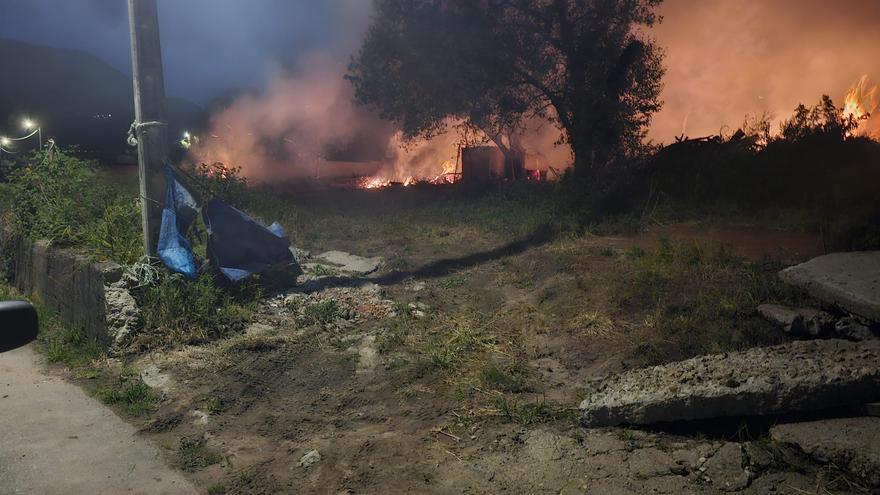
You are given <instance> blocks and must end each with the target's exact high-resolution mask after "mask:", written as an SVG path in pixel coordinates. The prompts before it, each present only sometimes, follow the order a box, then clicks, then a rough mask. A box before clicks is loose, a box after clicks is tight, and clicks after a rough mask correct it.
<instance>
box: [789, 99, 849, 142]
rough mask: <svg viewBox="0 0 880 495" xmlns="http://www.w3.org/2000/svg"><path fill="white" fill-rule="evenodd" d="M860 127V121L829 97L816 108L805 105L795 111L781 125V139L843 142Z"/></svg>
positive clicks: (799, 106)
mask: <svg viewBox="0 0 880 495" xmlns="http://www.w3.org/2000/svg"><path fill="white" fill-rule="evenodd" d="M858 127H859V120H858V119H857V118H855V117H853V116H852V115H846V114H844V112H843V110H842V109H840V108H837V107H836V106H835V105H834V101H832V100H831V97H830V96H828V95H822V100H821V101H820V102H819V103H818V104H817V105H815V106H812V107H807V106H805V105H804V104H803V103H801V104H800V105H798V106H797V108H795V109H794V114H793V115H792V116H791V118H789V119H787V120H785V121H783V122H782V124H781V125H780V128H779V130H780V135H779V139H783V140H786V141H791V142H797V141H802V140H804V139H810V138H823V137H824V138H830V139H833V140H838V141H842V140H843V139H845V138H847V137H848V136H849V135H850V134H852V133H853V132H854V131H855V130H856V129H858Z"/></svg>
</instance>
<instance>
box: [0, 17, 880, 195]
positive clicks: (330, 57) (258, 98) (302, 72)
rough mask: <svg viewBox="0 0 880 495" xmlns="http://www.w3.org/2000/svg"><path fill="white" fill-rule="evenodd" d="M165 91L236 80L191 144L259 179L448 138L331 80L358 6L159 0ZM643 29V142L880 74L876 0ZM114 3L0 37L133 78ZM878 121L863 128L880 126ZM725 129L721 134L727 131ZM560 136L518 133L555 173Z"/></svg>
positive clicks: (784, 109) (380, 158) (777, 111)
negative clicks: (654, 84) (656, 70)
mask: <svg viewBox="0 0 880 495" xmlns="http://www.w3.org/2000/svg"><path fill="white" fill-rule="evenodd" d="M159 8H160V22H161V30H162V45H163V57H164V63H165V76H166V82H167V87H168V93H169V94H173V95H178V96H183V97H186V98H189V99H191V100H193V101H195V102H197V103H200V104H203V105H204V104H207V103H209V102H210V101H211V100H212V99H214V98H215V97H217V96H219V95H221V94H224V93H225V92H228V91H230V90H233V89H237V88H254V89H255V91H248V92H243V94H244V96H241V97H240V98H239V99H238V100H236V101H234V102H233V103H232V104H231V105H228V106H227V108H225V109H224V110H221V111H219V112H218V113H216V114H215V115H214V116H213V117H212V119H211V124H210V129H209V130H208V131H207V132H206V133H205V135H203V136H202V144H201V146H199V147H197V148H195V149H194V155H195V158H196V159H202V160H221V161H228V162H232V163H235V164H238V165H241V166H243V167H244V168H245V170H246V171H247V173H248V174H249V175H251V176H253V177H255V178H260V179H268V178H273V177H279V176H284V177H303V176H311V175H316V174H317V175H320V173H321V171H320V170H319V168H320V167H317V168H316V165H315V164H316V162H318V161H320V160H325V161H326V160H330V161H346V160H350V159H354V158H357V159H365V160H367V159H368V160H375V161H377V162H382V163H384V165H383V167H384V168H383V170H382V172H383V173H385V174H386V175H389V176H393V177H395V178H398V179H400V178H403V177H404V176H406V175H407V174H410V173H412V174H417V175H421V176H429V175H431V174H434V173H441V172H442V171H443V168H444V165H443V162H444V161H446V160H448V159H449V158H454V154H455V149H456V144H457V143H458V137H457V136H455V135H453V134H450V135H447V136H442V137H441V138H439V139H438V140H436V141H435V142H434V143H431V144H426V143H417V144H416V145H414V146H411V147H410V148H408V149H405V150H402V149H400V148H399V147H398V146H397V144H398V143H397V140H396V138H395V135H394V129H393V128H392V127H391V126H390V125H388V124H387V123H382V122H379V121H378V120H377V119H376V118H375V117H374V116H373V115H371V114H370V113H369V112H367V111H365V110H363V109H359V108H356V107H355V106H354V105H353V104H352V103H351V96H352V94H351V88H350V87H349V86H348V83H347V82H345V81H344V80H343V79H342V75H343V73H344V70H345V67H346V65H347V63H348V61H349V59H350V56H351V55H352V54H354V53H355V52H356V50H357V48H358V46H359V43H360V40H361V38H362V36H363V33H364V32H365V30H366V28H367V27H368V25H369V22H370V17H371V8H370V2H369V1H368V0H322V1H320V2H319V1H312V0H251V1H247V2H244V1H238V0H186V1H178V0H159ZM661 13H662V15H663V16H664V21H663V22H662V23H661V24H660V25H659V26H658V27H656V28H655V29H654V31H653V35H654V36H655V37H656V38H657V40H658V42H659V43H660V44H661V45H662V46H663V47H664V48H665V50H666V54H667V58H666V62H667V66H668V72H667V76H666V79H665V89H664V92H663V99H664V101H665V106H664V108H663V110H662V111H661V112H660V113H659V114H658V115H657V116H656V118H655V120H654V124H653V126H652V128H651V132H650V138H651V139H652V140H654V141H655V142H661V143H669V142H671V141H672V140H673V138H674V136H676V135H680V134H683V133H684V134H686V135H688V136H690V137H697V136H703V135H707V134H715V133H718V132H719V131H722V130H725V131H727V132H730V131H732V130H734V129H736V128H737V127H738V126H739V125H740V124H741V123H742V121H743V118H744V117H745V115H746V114H751V115H761V114H770V115H772V116H774V118H775V122H774V127H776V125H777V124H778V121H779V120H780V119H782V118H785V117H787V116H788V115H790V114H791V111H792V110H793V108H794V107H795V106H796V105H797V104H798V103H801V102H803V103H806V104H814V103H816V102H817V101H818V100H819V98H820V97H821V95H822V94H823V93H827V94H829V95H830V96H832V98H834V100H835V102H836V103H838V105H841V104H842V99H843V95H844V93H845V92H846V90H847V89H848V88H849V87H850V85H851V84H852V83H853V82H854V81H855V80H856V79H858V78H859V77H860V76H862V75H867V76H868V77H869V80H870V81H872V82H873V83H874V84H876V83H877V82H880V57H878V55H877V52H878V49H880V29H877V26H880V0H837V1H834V2H830V1H823V0H754V1H728V0H701V1H694V0H667V1H666V3H665V4H664V5H663V6H662V7H661ZM127 30H128V25H127V18H126V10H125V2H124V1H123V0H29V1H18V0H0V37H8V38H14V39H20V40H24V41H30V42H35V43H42V44H47V45H51V46H59V47H65V48H77V49H82V50H85V51H89V52H91V53H94V54H96V55H98V56H99V57H101V58H103V59H105V60H107V61H108V62H110V63H111V64H112V65H114V66H116V67H117V68H119V69H120V70H123V71H125V72H130V66H129V64H130V61H129V54H128V33H127ZM878 120H880V119H876V118H875V119H874V120H873V121H872V123H869V127H871V128H874V129H876V128H878V127H880V125H878V124H877V123H876V122H877V121H878ZM725 126H726V128H725ZM557 137H558V133H557V132H556V131H555V130H553V129H552V128H550V127H549V126H543V127H542V128H541V131H540V135H531V136H529V137H528V138H527V139H526V144H527V147H529V148H530V149H531V151H534V152H541V153H543V155H544V156H543V158H542V159H543V160H544V161H545V162H546V163H548V164H550V165H552V166H554V167H560V168H561V167H562V166H563V165H564V162H566V161H567V160H568V156H569V154H568V152H567V150H565V149H564V148H560V147H554V146H553V144H552V143H553V142H554V141H555V140H556V138H557Z"/></svg>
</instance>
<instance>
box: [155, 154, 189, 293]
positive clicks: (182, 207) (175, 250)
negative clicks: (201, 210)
mask: <svg viewBox="0 0 880 495" xmlns="http://www.w3.org/2000/svg"><path fill="white" fill-rule="evenodd" d="M165 181H166V184H167V187H166V191H165V207H164V208H163V209H162V223H161V225H160V228H159V245H158V247H157V249H156V252H157V254H158V255H159V259H160V260H162V263H165V266H167V267H168V269H169V270H171V271H173V272H177V273H181V274H183V275H184V276H186V277H188V278H192V279H194V278H196V261H195V258H194V257H193V253H192V247H191V246H190V245H189V241H187V240H186V237H185V234H186V231H187V230H189V227H190V226H191V225H192V223H193V221H194V220H195V219H196V215H197V214H198V205H197V204H196V200H195V198H193V195H192V193H190V192H189V190H187V189H186V187H184V185H183V184H182V183H181V182H180V181H179V180H178V178H177V174H175V173H174V171H173V170H172V169H171V167H169V166H167V165H166V166H165Z"/></svg>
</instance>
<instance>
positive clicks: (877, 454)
mask: <svg viewBox="0 0 880 495" xmlns="http://www.w3.org/2000/svg"><path fill="white" fill-rule="evenodd" d="M770 437H771V438H772V439H773V440H775V441H777V442H782V443H785V444H791V445H795V446H797V447H798V448H799V449H800V450H802V451H803V452H804V453H806V454H807V455H809V456H810V457H812V458H814V459H815V460H816V461H818V462H820V463H822V464H833V465H835V466H836V467H838V468H841V469H843V470H846V471H848V472H849V473H850V474H853V475H855V476H857V477H858V478H860V479H862V480H863V481H864V482H865V483H867V484H868V485H870V486H872V487H880V418H873V417H858V418H837V419H825V420H820V421H808V422H804V423H790V424H784V425H778V426H774V427H772V428H770Z"/></svg>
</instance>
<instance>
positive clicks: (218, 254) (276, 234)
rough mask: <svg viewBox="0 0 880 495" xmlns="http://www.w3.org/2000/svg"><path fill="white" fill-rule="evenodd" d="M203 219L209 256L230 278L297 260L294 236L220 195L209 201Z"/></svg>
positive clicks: (234, 279)
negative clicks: (246, 212)
mask: <svg viewBox="0 0 880 495" xmlns="http://www.w3.org/2000/svg"><path fill="white" fill-rule="evenodd" d="M202 218H203V219H204V221H205V225H207V227H208V233H209V237H208V257H209V258H210V259H211V263H212V264H213V265H214V266H215V267H217V269H218V270H220V272H221V273H223V274H224V275H225V276H226V277H227V278H229V279H230V280H233V281H237V280H241V279H243V278H245V277H247V276H248V275H251V274H252V273H259V272H261V271H263V270H265V269H266V268H268V267H270V266H272V265H278V264H290V263H294V257H293V253H292V252H291V251H290V239H288V238H287V235H286V234H285V232H284V229H283V228H282V227H281V225H279V224H278V223H277V222H276V223H273V224H272V225H270V226H268V227H266V226H264V225H263V224H261V223H260V222H257V221H256V220H254V219H253V218H251V217H249V216H247V215H246V214H245V213H244V212H242V211H240V210H238V209H236V208H233V207H232V206H230V205H228V204H226V203H224V202H223V201H221V200H219V199H217V198H214V199H212V200H211V201H209V202H208V204H207V205H206V206H205V208H204V210H203V211H202Z"/></svg>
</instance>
